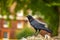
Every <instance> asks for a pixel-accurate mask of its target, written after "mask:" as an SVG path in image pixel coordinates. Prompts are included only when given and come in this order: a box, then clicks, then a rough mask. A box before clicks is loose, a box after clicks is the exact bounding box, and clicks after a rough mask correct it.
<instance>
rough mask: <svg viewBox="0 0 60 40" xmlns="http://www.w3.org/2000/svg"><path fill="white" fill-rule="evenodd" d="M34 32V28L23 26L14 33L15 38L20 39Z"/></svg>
mask: <svg viewBox="0 0 60 40" xmlns="http://www.w3.org/2000/svg"><path fill="white" fill-rule="evenodd" d="M33 34H34V30H33V29H31V28H29V27H25V28H23V29H22V30H21V31H20V32H18V33H17V34H16V37H17V39H21V38H22V37H25V38H26V37H28V36H32V35H33Z"/></svg>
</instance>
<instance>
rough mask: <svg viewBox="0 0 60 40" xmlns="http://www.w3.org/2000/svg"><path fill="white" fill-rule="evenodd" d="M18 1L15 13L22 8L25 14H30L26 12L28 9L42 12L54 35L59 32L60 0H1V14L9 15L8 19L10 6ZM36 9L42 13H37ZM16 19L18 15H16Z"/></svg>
mask: <svg viewBox="0 0 60 40" xmlns="http://www.w3.org/2000/svg"><path fill="white" fill-rule="evenodd" d="M14 2H17V5H16V8H15V10H14V11H15V14H16V12H17V11H19V10H20V9H24V15H25V16H26V15H28V13H26V10H27V9H31V10H32V11H33V13H32V14H33V15H35V14H37V15H39V16H40V14H42V15H44V20H45V21H46V23H47V24H48V26H49V28H50V29H51V30H52V33H53V35H57V34H58V23H59V10H58V9H59V8H60V0H0V8H1V15H7V16H8V17H7V20H9V15H10V11H9V7H10V6H11V5H12V4H13V3H14ZM25 5H26V7H25ZM36 11H38V12H40V13H35V12H36ZM14 19H16V15H15V17H14Z"/></svg>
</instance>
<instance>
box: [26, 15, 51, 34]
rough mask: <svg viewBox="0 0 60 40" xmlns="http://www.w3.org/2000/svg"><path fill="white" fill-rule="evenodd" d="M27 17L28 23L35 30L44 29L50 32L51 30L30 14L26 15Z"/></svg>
mask: <svg viewBox="0 0 60 40" xmlns="http://www.w3.org/2000/svg"><path fill="white" fill-rule="evenodd" d="M27 18H28V20H29V22H30V24H31V25H32V27H34V28H35V30H45V31H47V32H49V33H51V30H49V29H48V28H46V27H45V25H44V24H42V23H39V22H38V21H37V20H35V19H34V18H33V17H32V16H30V15H28V16H27Z"/></svg>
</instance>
